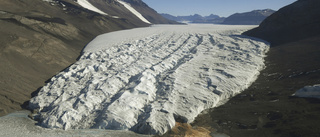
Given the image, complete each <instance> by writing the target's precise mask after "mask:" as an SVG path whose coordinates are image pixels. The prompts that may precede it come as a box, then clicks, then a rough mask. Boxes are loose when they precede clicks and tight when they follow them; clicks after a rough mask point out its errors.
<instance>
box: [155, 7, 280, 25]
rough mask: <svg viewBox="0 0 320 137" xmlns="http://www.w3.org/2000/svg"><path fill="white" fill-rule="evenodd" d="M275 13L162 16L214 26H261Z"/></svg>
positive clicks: (252, 12)
mask: <svg viewBox="0 0 320 137" xmlns="http://www.w3.org/2000/svg"><path fill="white" fill-rule="evenodd" d="M274 12H275V11H274V10H271V9H264V10H253V11H250V12H244V13H235V14H232V15H231V16H229V17H226V18H225V17H220V16H218V15H214V14H211V15H209V16H201V15H199V14H194V15H190V16H173V15H170V14H164V13H163V14H161V15H162V16H163V17H165V18H167V19H169V20H174V21H178V22H185V23H213V24H230V25H259V24H260V23H261V22H262V21H263V20H264V19H265V18H266V17H268V16H270V15H271V14H273V13H274Z"/></svg>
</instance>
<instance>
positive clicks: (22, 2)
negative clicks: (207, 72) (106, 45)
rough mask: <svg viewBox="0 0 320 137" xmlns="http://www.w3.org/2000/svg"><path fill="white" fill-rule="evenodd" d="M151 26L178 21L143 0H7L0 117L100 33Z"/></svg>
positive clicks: (0, 48) (0, 15)
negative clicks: (152, 7)
mask: <svg viewBox="0 0 320 137" xmlns="http://www.w3.org/2000/svg"><path fill="white" fill-rule="evenodd" d="M150 23H174V22H173V21H169V20H167V19H164V18H162V17H161V16H160V15H158V14H157V13H156V11H154V10H153V9H151V8H150V7H148V6H147V5H146V4H145V3H143V2H142V1H141V0H124V1H120V0H2V1H1V3H0V25H1V29H0V36H1V37H0V43H1V44H0V62H1V64H0V77H1V80H0V115H4V114H7V113H9V112H12V111H15V110H19V109H21V105H22V106H24V105H23V104H24V102H26V101H28V100H29V99H30V98H31V93H32V92H34V91H36V90H37V89H38V88H39V87H41V86H43V85H44V82H45V81H46V80H47V79H49V78H50V77H52V76H53V75H55V74H56V73H58V72H60V71H61V70H63V69H64V68H66V67H67V66H69V65H70V64H72V63H74V62H75V61H76V59H77V58H78V56H79V55H80V52H81V50H82V49H83V47H84V46H85V45H86V44H87V43H88V42H89V41H91V40H92V39H93V38H94V37H96V36H97V35H99V34H102V33H106V32H111V31H116V30H122V29H130V28H136V27H145V26H149V25H150Z"/></svg>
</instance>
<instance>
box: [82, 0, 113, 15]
mask: <svg viewBox="0 0 320 137" xmlns="http://www.w3.org/2000/svg"><path fill="white" fill-rule="evenodd" d="M78 4H79V5H80V6H82V7H84V8H86V9H88V10H91V11H94V12H97V13H99V14H102V15H108V14H107V13H105V12H103V11H101V10H99V9H98V8H96V7H95V6H93V5H92V4H91V3H90V2H88V1H87V0H78Z"/></svg>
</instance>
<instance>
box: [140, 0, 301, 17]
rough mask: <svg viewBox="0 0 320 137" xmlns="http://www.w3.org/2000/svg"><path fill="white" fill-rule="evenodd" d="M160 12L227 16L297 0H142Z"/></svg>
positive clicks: (274, 7) (279, 5)
mask: <svg viewBox="0 0 320 137" xmlns="http://www.w3.org/2000/svg"><path fill="white" fill-rule="evenodd" d="M142 1H144V2H145V3H147V4H148V5H149V6H150V7H151V8H153V9H155V10H156V11H157V12H158V13H169V14H171V15H175V16H177V15H181V16H184V15H193V14H196V13H197V14H200V15H203V16H208V15H210V14H216V15H219V16H222V17H227V16H229V15H231V14H233V13H237V12H238V13H241V12H248V11H252V10H256V9H273V10H278V9H279V8H281V7H283V6H286V5H288V4H291V3H293V2H295V1H296V0H142Z"/></svg>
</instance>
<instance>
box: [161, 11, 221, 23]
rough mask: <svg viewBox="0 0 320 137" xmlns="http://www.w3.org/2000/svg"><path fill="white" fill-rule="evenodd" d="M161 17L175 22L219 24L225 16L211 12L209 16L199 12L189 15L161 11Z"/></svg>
mask: <svg viewBox="0 0 320 137" xmlns="http://www.w3.org/2000/svg"><path fill="white" fill-rule="evenodd" d="M160 15H162V16H163V17H165V18H167V19H169V20H174V21H177V22H184V23H215V24H220V23H222V22H223V21H224V19H225V17H220V16H218V15H214V14H211V15H209V16H201V15H199V14H194V15H189V16H173V15H170V14H165V13H162V14H160Z"/></svg>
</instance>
